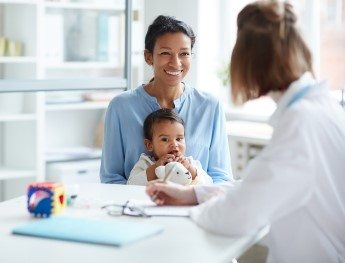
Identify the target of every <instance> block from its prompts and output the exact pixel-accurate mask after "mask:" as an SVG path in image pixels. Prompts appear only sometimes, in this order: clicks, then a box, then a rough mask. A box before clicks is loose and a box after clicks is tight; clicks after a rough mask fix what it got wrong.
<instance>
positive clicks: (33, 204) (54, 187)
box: [28, 182, 66, 217]
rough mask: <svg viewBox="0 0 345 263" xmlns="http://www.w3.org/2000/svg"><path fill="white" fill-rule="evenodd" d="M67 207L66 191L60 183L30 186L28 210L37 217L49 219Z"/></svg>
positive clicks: (33, 184)
mask: <svg viewBox="0 0 345 263" xmlns="http://www.w3.org/2000/svg"><path fill="white" fill-rule="evenodd" d="M65 207H66V195H65V190H64V188H63V186H62V184H60V183H52V182H41V183H32V184H30V185H29V186H28V210H29V212H30V213H31V214H33V215H34V216H37V217H49V216H50V215H51V214H57V213H60V212H61V211H62V210H63V209H64V208H65Z"/></svg>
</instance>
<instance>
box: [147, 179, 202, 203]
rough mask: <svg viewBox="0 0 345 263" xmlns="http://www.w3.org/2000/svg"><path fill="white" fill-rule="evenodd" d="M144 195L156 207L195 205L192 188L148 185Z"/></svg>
mask: <svg viewBox="0 0 345 263" xmlns="http://www.w3.org/2000/svg"><path fill="white" fill-rule="evenodd" d="M146 193H147V194H148V195H149V196H150V197H151V199H152V201H154V202H155V203H156V204H157V205H196V204H198V200H197V198H196V195H195V192H194V189H193V187H191V186H182V185H177V184H174V183H157V182H152V183H149V184H148V185H147V187H146Z"/></svg>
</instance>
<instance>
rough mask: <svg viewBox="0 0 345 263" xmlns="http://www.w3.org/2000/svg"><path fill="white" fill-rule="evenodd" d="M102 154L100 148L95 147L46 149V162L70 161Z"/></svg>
mask: <svg viewBox="0 0 345 263" xmlns="http://www.w3.org/2000/svg"><path fill="white" fill-rule="evenodd" d="M101 156H102V150H100V149H96V148H87V147H76V148H70V149H68V148H62V149H53V150H47V152H46V162H47V163H53V162H71V161H82V160H92V159H99V158H101Z"/></svg>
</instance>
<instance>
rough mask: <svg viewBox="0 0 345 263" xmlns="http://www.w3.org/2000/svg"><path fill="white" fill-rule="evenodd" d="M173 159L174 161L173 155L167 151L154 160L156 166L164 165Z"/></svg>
mask: <svg viewBox="0 0 345 263" xmlns="http://www.w3.org/2000/svg"><path fill="white" fill-rule="evenodd" d="M173 161H175V155H174V154H171V153H167V154H165V155H163V156H162V157H161V158H159V159H158V160H157V161H156V166H164V165H166V164H167V163H170V162H173Z"/></svg>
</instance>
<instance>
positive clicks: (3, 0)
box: [0, 0, 37, 5]
mask: <svg viewBox="0 0 345 263" xmlns="http://www.w3.org/2000/svg"><path fill="white" fill-rule="evenodd" d="M0 4H25V5H36V4H37V0H0Z"/></svg>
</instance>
